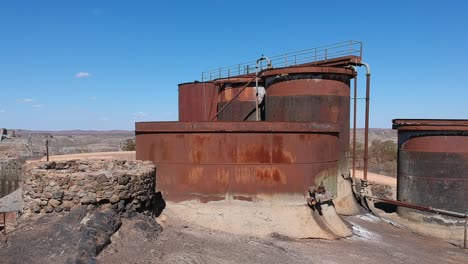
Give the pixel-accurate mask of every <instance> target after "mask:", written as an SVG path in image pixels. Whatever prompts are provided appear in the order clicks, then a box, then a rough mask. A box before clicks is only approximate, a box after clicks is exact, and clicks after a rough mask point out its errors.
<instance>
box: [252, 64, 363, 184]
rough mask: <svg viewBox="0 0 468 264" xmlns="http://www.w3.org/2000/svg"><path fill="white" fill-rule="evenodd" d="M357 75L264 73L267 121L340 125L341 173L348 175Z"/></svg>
mask: <svg viewBox="0 0 468 264" xmlns="http://www.w3.org/2000/svg"><path fill="white" fill-rule="evenodd" d="M354 74H355V72H354V71H353V70H351V69H346V68H333V67H289V68H282V69H273V70H267V71H264V72H262V74H261V77H263V78H264V79H265V87H266V98H265V120H266V121H271V122H274V121H288V122H321V123H329V124H336V125H338V126H339V130H340V144H339V149H340V158H339V160H340V161H339V164H340V165H339V167H340V168H339V173H340V175H348V174H349V169H348V160H347V156H348V152H349V129H350V124H349V116H350V108H349V107H350V89H349V87H350V79H351V78H353V77H354Z"/></svg>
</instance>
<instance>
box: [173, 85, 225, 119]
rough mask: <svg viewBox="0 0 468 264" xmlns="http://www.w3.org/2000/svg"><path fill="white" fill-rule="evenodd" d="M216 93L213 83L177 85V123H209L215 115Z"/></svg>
mask: <svg viewBox="0 0 468 264" xmlns="http://www.w3.org/2000/svg"><path fill="white" fill-rule="evenodd" d="M217 98H218V91H217V89H216V87H215V85H214V83H213V82H190V83H181V84H179V121H209V120H211V119H212V118H213V117H214V115H215V114H216V104H217Z"/></svg>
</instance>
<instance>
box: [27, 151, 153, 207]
mask: <svg viewBox="0 0 468 264" xmlns="http://www.w3.org/2000/svg"><path fill="white" fill-rule="evenodd" d="M23 175H24V176H23V190H24V191H23V199H24V210H25V213H53V212H61V211H69V210H70V209H72V208H73V207H77V206H82V205H87V206H88V207H91V208H92V207H108V208H110V209H113V210H114V211H116V212H120V213H124V212H125V213H127V214H134V213H135V212H145V211H148V212H152V211H153V208H154V207H155V203H156V194H155V179H156V170H155V166H154V165H153V163H151V162H148V161H146V162H143V161H116V160H81V161H58V162H37V163H30V164H28V165H26V166H25V168H24V174H23Z"/></svg>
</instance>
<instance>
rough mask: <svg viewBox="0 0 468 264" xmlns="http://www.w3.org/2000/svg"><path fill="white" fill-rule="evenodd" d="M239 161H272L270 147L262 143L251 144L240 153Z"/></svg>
mask: <svg viewBox="0 0 468 264" xmlns="http://www.w3.org/2000/svg"><path fill="white" fill-rule="evenodd" d="M239 162H241V163H247V162H253V163H257V162H259V163H270V162H271V152H270V149H269V148H267V147H265V146H264V145H260V144H255V145H251V146H249V147H248V148H247V149H244V150H243V151H242V153H240V154H239Z"/></svg>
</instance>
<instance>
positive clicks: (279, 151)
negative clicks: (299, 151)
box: [272, 135, 294, 164]
mask: <svg viewBox="0 0 468 264" xmlns="http://www.w3.org/2000/svg"><path fill="white" fill-rule="evenodd" d="M283 140H284V139H283V136H282V135H274V136H273V161H272V162H273V163H288V164H291V163H294V157H293V155H292V154H291V152H289V151H286V150H285V149H284V142H283Z"/></svg>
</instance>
